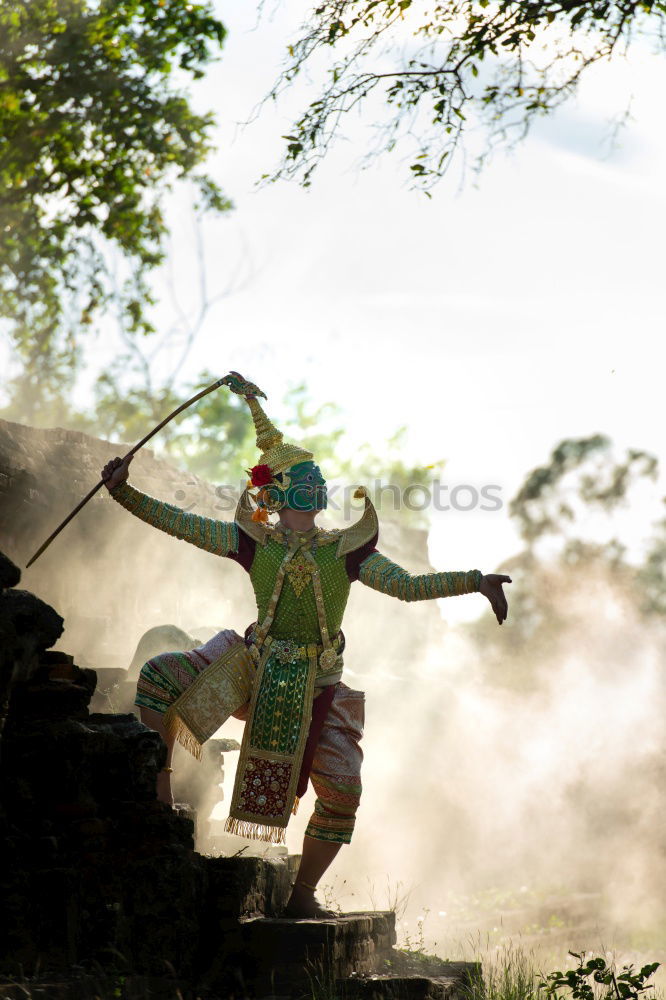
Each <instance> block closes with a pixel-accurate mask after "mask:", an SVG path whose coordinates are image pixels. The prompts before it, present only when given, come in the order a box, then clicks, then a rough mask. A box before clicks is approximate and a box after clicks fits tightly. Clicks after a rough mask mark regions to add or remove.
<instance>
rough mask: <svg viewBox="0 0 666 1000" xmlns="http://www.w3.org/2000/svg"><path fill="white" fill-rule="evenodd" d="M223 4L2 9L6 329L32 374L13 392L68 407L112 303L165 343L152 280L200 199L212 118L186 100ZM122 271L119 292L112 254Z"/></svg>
mask: <svg viewBox="0 0 666 1000" xmlns="http://www.w3.org/2000/svg"><path fill="white" fill-rule="evenodd" d="M224 34H225V31H224V27H223V25H222V24H221V23H220V21H219V20H218V19H217V18H216V17H215V16H214V14H213V8H212V5H211V4H210V3H208V2H205V3H197V2H188V0H4V2H3V3H2V5H1V6H0V315H1V316H2V317H3V318H4V321H5V328H6V329H7V331H8V332H9V335H10V337H11V341H12V344H13V348H14V351H15V353H16V355H18V357H19V358H20V360H21V363H22V367H21V371H20V373H19V375H18V376H17V379H16V380H15V383H14V385H13V386H12V387H11V393H12V394H13V395H14V396H20V397H21V398H22V399H24V400H26V401H27V402H28V403H29V404H30V406H31V407H32V411H33V412H32V414H26V418H27V419H30V418H32V420H33V421H35V420H36V419H38V416H39V411H40V408H43V407H46V408H48V407H49V406H50V405H52V404H53V401H54V400H55V401H56V402H57V403H59V404H60V405H62V403H63V401H66V394H67V392H66V391H67V388H68V387H69V386H71V383H72V381H73V378H74V376H75V373H76V361H77V357H78V355H79V352H80V349H81V341H82V338H83V337H85V335H86V334H87V332H88V331H89V330H90V328H91V325H92V324H93V322H94V319H95V317H96V315H97V313H98V312H99V311H100V309H101V308H102V307H104V306H106V305H108V304H109V302H110V301H111V300H114V304H115V307H116V309H117V310H118V311H119V313H120V314H121V315H122V317H123V322H124V323H125V326H126V329H127V330H128V331H129V332H130V333H131V334H132V335H136V336H140V335H142V334H145V333H149V332H151V331H152V326H151V323H150V321H149V319H148V316H147V309H148V307H149V306H150V304H151V294H150V289H149V285H148V275H149V273H150V271H151V269H153V268H154V267H156V266H157V265H158V264H160V263H161V261H162V260H163V257H164V248H163V240H164V236H165V223H164V219H163V215H162V202H163V197H164V194H165V192H166V191H167V190H169V188H170V187H171V186H172V185H173V183H174V182H175V181H177V180H178V179H179V178H186V177H187V178H190V180H191V181H192V182H193V183H194V184H195V185H196V189H197V192H198V193H197V199H198V205H199V207H200V208H201V209H202V210H205V209H212V210H214V211H218V212H219V211H225V210H227V209H228V208H229V207H230V203H229V202H228V200H227V199H226V198H225V197H224V196H223V194H222V192H221V190H220V188H219V187H218V185H217V184H216V183H215V181H213V180H212V179H211V178H210V177H209V176H207V175H206V174H205V173H200V172H199V171H198V168H199V167H200V165H201V164H202V163H203V161H204V159H205V158H206V156H207V154H208V153H209V151H210V149H211V138H210V133H211V129H212V125H213V116H212V115H211V114H203V115H201V114H196V113H195V112H194V111H193V110H192V108H191V106H190V104H189V101H188V97H187V94H186V93H185V92H184V91H183V89H182V88H183V84H184V83H185V81H186V80H187V79H188V78H193V79H198V78H200V77H201V76H202V75H203V73H204V69H205V67H206V65H207V64H208V63H209V62H210V60H211V59H212V58H213V57H214V53H215V51H216V50H217V49H219V48H220V46H221V44H222V42H223V39H224ZM110 251H115V252H116V253H118V254H119V255H120V260H121V262H124V274H123V277H122V280H121V282H120V285H119V286H117V285H116V286H115V287H114V286H113V283H112V282H111V280H110V268H109V252H110Z"/></svg>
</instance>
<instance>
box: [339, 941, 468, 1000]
mask: <svg viewBox="0 0 666 1000" xmlns="http://www.w3.org/2000/svg"><path fill="white" fill-rule="evenodd" d="M396 954H397V955H398V956H401V955H402V954H403V953H400V952H397V953H396ZM396 964H398V965H399V964H400V958H398V961H397V963H396ZM427 965H428V971H427V972H426V971H423V972H404V973H398V974H396V973H374V974H370V975H355V976H350V977H349V978H347V979H343V980H338V982H337V984H336V996H337V997H339V1000H466V998H469V996H470V987H471V986H472V984H473V983H475V982H476V983H480V982H481V966H480V964H479V963H477V962H443V961H442V962H437V961H436V960H434V959H432V958H429V959H428V962H427Z"/></svg>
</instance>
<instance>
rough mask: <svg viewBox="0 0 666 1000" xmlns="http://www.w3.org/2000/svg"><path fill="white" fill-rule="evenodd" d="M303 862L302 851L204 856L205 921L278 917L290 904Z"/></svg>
mask: <svg viewBox="0 0 666 1000" xmlns="http://www.w3.org/2000/svg"><path fill="white" fill-rule="evenodd" d="M300 861H301V856H300V854H290V855H285V856H284V857H281V858H257V857H252V856H250V857H245V856H243V855H241V856H237V857H229V858H212V857H206V858H205V867H206V875H207V880H208V899H209V912H208V913H207V914H206V922H207V923H209V924H210V923H211V921H212V922H214V921H215V920H216V919H217V918H232V919H233V920H234V921H236V922H237V921H238V919H239V918H241V919H243V918H247V917H257V916H264V917H277V916H279V914H280V913H282V910H283V909H284V907H285V906H286V905H287V901H288V900H289V896H290V894H291V887H292V884H293V882H294V879H295V877H296V872H297V870H298V866H299V864H300Z"/></svg>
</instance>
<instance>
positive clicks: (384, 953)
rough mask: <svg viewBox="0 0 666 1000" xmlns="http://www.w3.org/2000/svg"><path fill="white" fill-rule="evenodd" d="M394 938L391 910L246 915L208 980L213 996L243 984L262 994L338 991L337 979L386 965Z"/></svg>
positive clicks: (309, 993) (329, 993)
mask: <svg viewBox="0 0 666 1000" xmlns="http://www.w3.org/2000/svg"><path fill="white" fill-rule="evenodd" d="M395 940H396V935H395V914H394V913H388V912H376V913H348V914H344V915H342V916H339V917H336V918H335V919H331V920H284V919H282V920H279V919H274V918H271V917H253V918H246V919H245V920H242V921H241V923H240V927H239V932H238V934H236V935H233V936H232V935H228V936H227V939H226V942H225V945H224V947H223V953H221V954H219V956H218V963H217V969H216V970H215V972H214V971H213V970H211V973H213V975H212V976H211V977H208V978H207V981H206V984H205V985H206V987H207V989H208V991H209V993H210V994H211V995H215V992H216V990H217V991H224V990H226V991H227V992H229V991H230V990H231V991H233V992H238V990H239V989H243V990H245V991H249V992H250V993H252V994H253V995H256V996H259V997H262V996H270V995H272V996H292V995H295V994H297V993H299V992H301V993H304V994H305V995H307V996H312V994H313V991H314V992H316V993H317V994H320V993H322V992H323V993H326V994H327V995H333V991H334V990H335V984H336V982H338V981H341V980H346V979H348V978H349V977H350V976H351V975H352V973H356V974H357V975H358V974H360V973H366V974H371V973H373V972H376V971H378V970H379V969H380V968H382V967H383V963H384V962H386V961H387V960H389V959H390V956H391V954H392V948H393V945H394V944H395ZM230 976H232V977H233V981H230V978H229V977H230Z"/></svg>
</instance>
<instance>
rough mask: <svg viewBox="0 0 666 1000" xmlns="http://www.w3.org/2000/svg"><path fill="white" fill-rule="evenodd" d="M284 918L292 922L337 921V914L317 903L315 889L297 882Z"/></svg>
mask: <svg viewBox="0 0 666 1000" xmlns="http://www.w3.org/2000/svg"><path fill="white" fill-rule="evenodd" d="M282 916H283V917H287V918H289V919H291V920H335V918H336V916H337V914H335V913H333V911H332V910H327V909H325V907H323V906H322V905H321V904H320V903H319V902H318V901H317V897H316V896H315V891H314V889H311V888H309V887H308V886H305V885H301V883H300V882H296V884H295V885H294V888H293V889H292V890H291V896H290V897H289V902H288V903H287V905H286V907H285V910H284V912H283V914H282Z"/></svg>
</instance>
